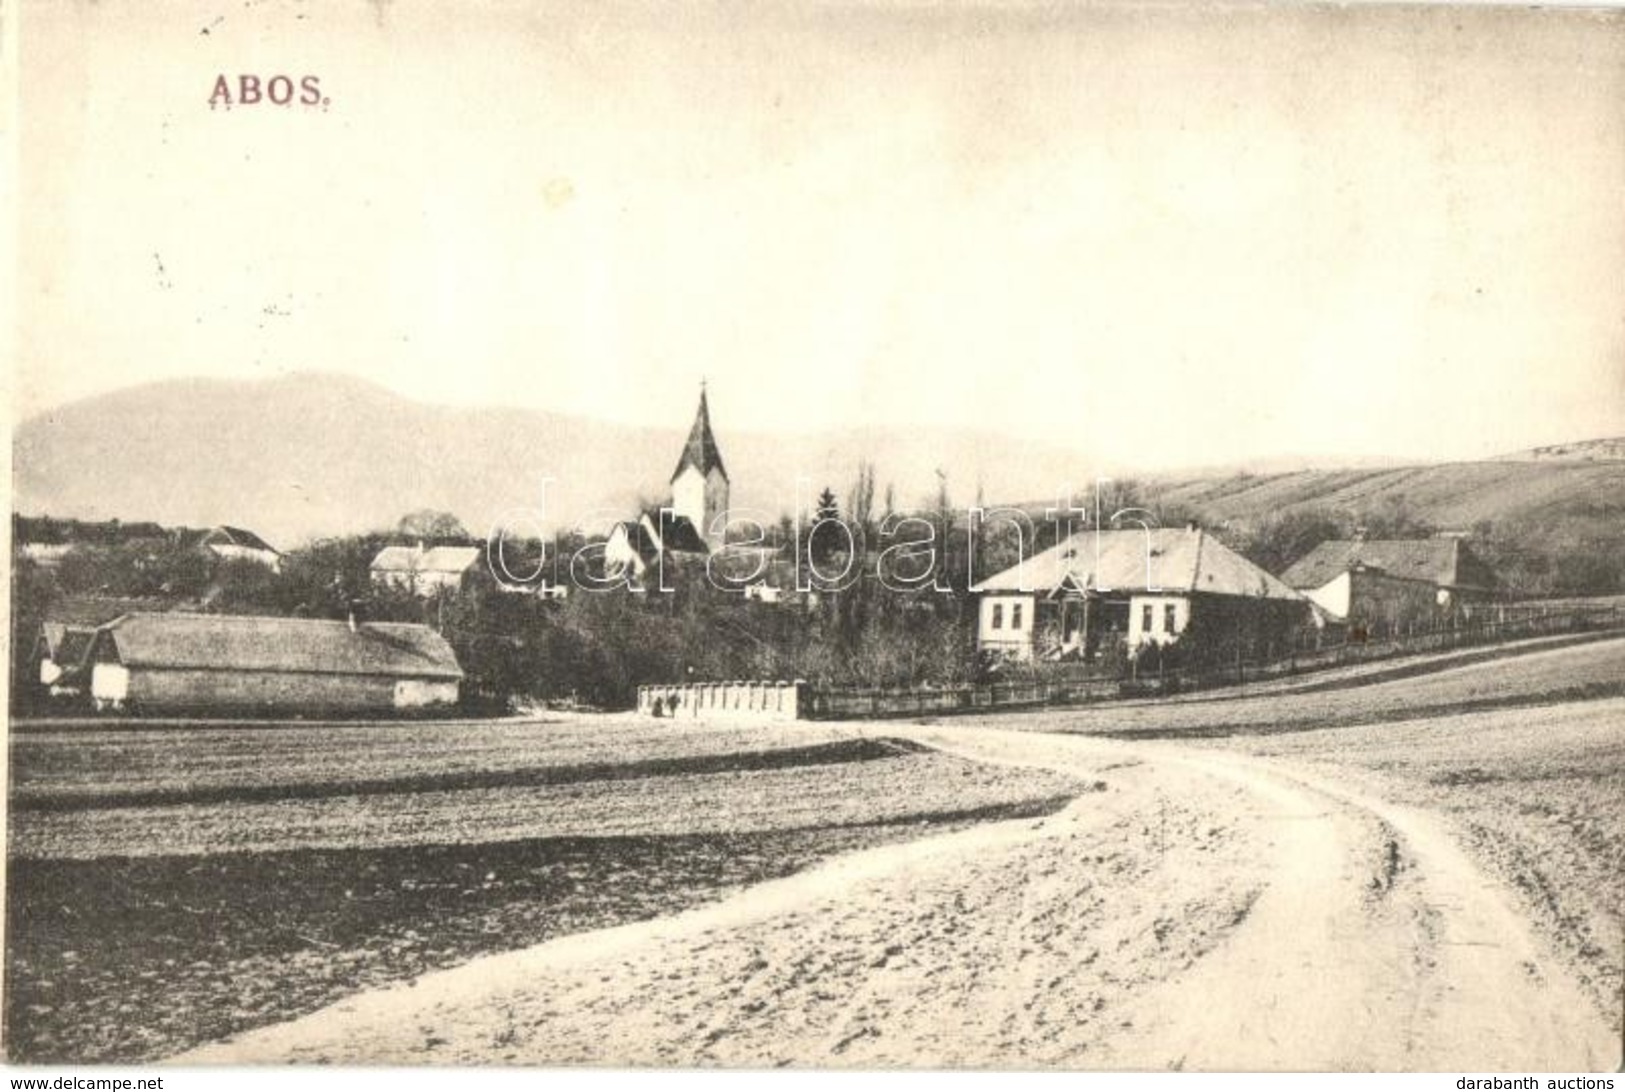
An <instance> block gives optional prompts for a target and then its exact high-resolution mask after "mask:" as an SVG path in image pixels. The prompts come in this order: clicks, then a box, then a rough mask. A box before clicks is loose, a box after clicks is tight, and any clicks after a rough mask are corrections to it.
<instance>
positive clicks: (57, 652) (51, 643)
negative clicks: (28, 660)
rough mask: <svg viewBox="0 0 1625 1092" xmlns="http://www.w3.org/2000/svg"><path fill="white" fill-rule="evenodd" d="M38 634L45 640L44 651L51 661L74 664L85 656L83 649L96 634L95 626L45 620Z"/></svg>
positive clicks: (88, 645)
mask: <svg viewBox="0 0 1625 1092" xmlns="http://www.w3.org/2000/svg"><path fill="white" fill-rule="evenodd" d="M40 636H41V638H42V639H43V640H44V642H45V653H46V655H47V656H49V657H50V658H51V660H52V661H53V662H55V663H57V664H76V663H78V662H79V661H80V660H82V659H84V658H85V650H86V649H88V648H89V647H90V642H91V639H92V638H94V637H95V636H96V628H95V627H94V626H70V625H64V624H63V623H61V622H45V623H43V624H41V626H40Z"/></svg>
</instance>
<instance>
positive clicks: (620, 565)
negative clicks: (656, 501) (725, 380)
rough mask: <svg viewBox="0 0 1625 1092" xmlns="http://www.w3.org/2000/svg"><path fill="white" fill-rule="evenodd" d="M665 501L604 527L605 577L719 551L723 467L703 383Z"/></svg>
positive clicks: (724, 506) (723, 526) (724, 508)
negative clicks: (606, 531) (660, 561)
mask: <svg viewBox="0 0 1625 1092" xmlns="http://www.w3.org/2000/svg"><path fill="white" fill-rule="evenodd" d="M670 485H671V503H670V504H669V505H668V506H666V507H665V508H662V509H657V510H655V511H651V512H644V513H642V514H641V515H640V516H639V517H638V518H637V519H635V520H625V521H622V522H620V523H617V524H615V526H614V527H612V528H611V529H610V533H609V538H608V540H607V541H606V542H605V543H604V571H605V573H606V574H607V575H611V576H623V575H624V576H629V577H631V578H632V579H633V580H638V579H640V578H641V577H642V576H643V574H644V572H645V571H646V570H647V569H648V568H649V566H650V565H653V564H654V563H655V562H656V560H657V559H659V558H661V557H663V556H664V557H666V558H668V559H672V560H675V561H676V562H677V563H679V564H681V563H682V562H684V561H687V560H696V559H698V560H703V559H704V558H706V557H707V556H709V555H710V554H711V553H712V552H713V551H715V550H720V549H721V548H722V546H723V543H724V540H725V538H726V533H727V518H728V517H727V512H728V470H727V468H726V467H725V466H724V465H723V463H722V451H721V449H720V448H719V447H718V446H717V438H716V435H715V434H714V433H713V432H712V431H711V408H710V406H709V404H708V403H707V401H706V392H705V385H704V384H703V383H702V384H701V385H700V404H699V408H698V409H696V410H695V412H694V424H693V425H692V426H691V427H690V428H689V430H688V441H687V442H686V443H685V444H684V445H683V451H682V454H681V455H679V456H678V458H677V467H676V469H675V470H673V471H672V474H671V481H670Z"/></svg>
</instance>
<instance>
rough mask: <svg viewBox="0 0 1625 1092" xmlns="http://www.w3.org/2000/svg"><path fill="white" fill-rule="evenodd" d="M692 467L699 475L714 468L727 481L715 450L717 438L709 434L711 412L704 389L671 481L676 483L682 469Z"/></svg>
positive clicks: (725, 470) (720, 457) (720, 454)
mask: <svg viewBox="0 0 1625 1092" xmlns="http://www.w3.org/2000/svg"><path fill="white" fill-rule="evenodd" d="M685 466H692V467H694V468H695V469H696V470H698V471H699V472H700V473H701V474H709V473H711V468H712V467H716V469H717V470H719V471H720V472H721V473H722V477H723V479H724V480H727V477H728V470H727V468H726V467H724V466H723V465H722V452H721V451H719V450H718V449H717V438H716V437H715V436H713V435H712V434H711V410H710V408H709V407H708V406H707V405H706V402H705V389H704V388H703V387H702V388H701V389H700V408H699V409H698V410H697V411H695V414H694V426H693V427H692V428H690V429H689V430H688V442H687V443H686V444H684V445H683V454H682V456H681V457H680V458H679V459H678V460H677V469H675V470H673V471H672V472H671V480H672V481H676V480H677V475H679V474H681V473H682V472H683V467H685Z"/></svg>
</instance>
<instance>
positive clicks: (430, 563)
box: [372, 546, 480, 573]
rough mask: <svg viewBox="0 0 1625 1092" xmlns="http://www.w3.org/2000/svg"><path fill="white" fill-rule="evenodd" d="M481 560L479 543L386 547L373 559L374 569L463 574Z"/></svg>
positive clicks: (396, 571) (379, 570)
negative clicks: (471, 544)
mask: <svg viewBox="0 0 1625 1092" xmlns="http://www.w3.org/2000/svg"><path fill="white" fill-rule="evenodd" d="M479 559H480V548H479V547H478V546H431V547H429V548H428V549H421V548H419V547H417V546H385V547H384V548H383V549H382V550H379V551H378V556H377V557H375V558H373V559H372V568H373V571H374V572H390V573H463V572H467V571H468V570H469V569H470V568H471V567H472V566H474V565H475V564H476V563H477V562H478V561H479Z"/></svg>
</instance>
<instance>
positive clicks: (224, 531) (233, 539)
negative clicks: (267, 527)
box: [203, 524, 277, 554]
mask: <svg viewBox="0 0 1625 1092" xmlns="http://www.w3.org/2000/svg"><path fill="white" fill-rule="evenodd" d="M221 537H224V538H225V540H226V541H225V542H224V543H218V542H214V541H211V540H214V539H218V538H221ZM203 541H204V544H205V545H211V546H212V545H226V546H241V547H243V548H244V549H248V550H269V551H271V553H273V554H274V553H276V552H277V548H276V547H275V546H272V545H271V544H270V543H269V542H266V541H265V540H264V539H263V538H261V537H260V536H259V535H256V534H255V533H254V532H253V531H245V530H243V529H242V528H241V527H227V526H226V525H224V524H221V525H220V526H219V527H216V528H214V529H213V530H210V531H208V532H206V533H205V534H204V536H203Z"/></svg>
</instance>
